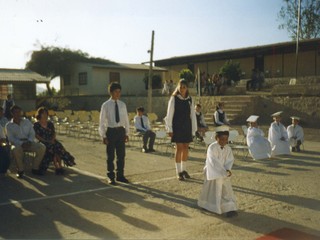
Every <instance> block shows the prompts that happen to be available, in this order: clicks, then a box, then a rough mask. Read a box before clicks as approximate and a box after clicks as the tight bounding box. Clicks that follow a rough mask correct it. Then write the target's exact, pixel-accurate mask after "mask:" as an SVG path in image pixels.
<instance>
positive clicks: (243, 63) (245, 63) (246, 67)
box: [233, 57, 254, 78]
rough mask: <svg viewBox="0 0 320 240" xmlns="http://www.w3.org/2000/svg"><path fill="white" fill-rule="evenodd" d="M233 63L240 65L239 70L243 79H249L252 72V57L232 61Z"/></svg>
mask: <svg viewBox="0 0 320 240" xmlns="http://www.w3.org/2000/svg"><path fill="white" fill-rule="evenodd" d="M233 62H235V63H237V62H238V63H240V69H241V71H242V73H243V74H244V76H243V78H250V77H251V72H252V69H253V68H254V58H253V57H248V58H239V59H234V60H233Z"/></svg>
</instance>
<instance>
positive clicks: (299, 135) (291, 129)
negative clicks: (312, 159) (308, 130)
mask: <svg viewBox="0 0 320 240" xmlns="http://www.w3.org/2000/svg"><path fill="white" fill-rule="evenodd" d="M291 119H292V124H291V125H290V126H288V127H287V131H288V137H289V142H290V146H291V151H292V152H295V151H297V152H300V145H301V144H302V143H303V139H304V133H303V129H302V127H301V126H300V125H299V121H300V118H299V117H291Z"/></svg>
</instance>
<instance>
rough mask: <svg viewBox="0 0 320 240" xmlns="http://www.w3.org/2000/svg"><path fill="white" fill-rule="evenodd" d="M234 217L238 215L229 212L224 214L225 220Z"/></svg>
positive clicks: (234, 212)
mask: <svg viewBox="0 0 320 240" xmlns="http://www.w3.org/2000/svg"><path fill="white" fill-rule="evenodd" d="M236 216H238V213H237V212H236V211H230V212H227V214H226V217H227V218H231V217H236Z"/></svg>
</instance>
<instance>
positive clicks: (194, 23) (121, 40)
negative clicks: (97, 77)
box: [0, 0, 290, 68]
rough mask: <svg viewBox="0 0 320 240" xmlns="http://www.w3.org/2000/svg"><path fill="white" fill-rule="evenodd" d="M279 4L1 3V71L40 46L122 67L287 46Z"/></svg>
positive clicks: (215, 0)
mask: <svg viewBox="0 0 320 240" xmlns="http://www.w3.org/2000/svg"><path fill="white" fill-rule="evenodd" d="M282 2H283V0H0V32H1V37H0V43H1V45H0V68H24V67H25V64H26V62H27V61H29V60H30V57H31V53H32V51H35V50H39V49H40V46H41V45H43V46H55V47H62V48H69V49H71V50H81V51H83V52H86V53H88V54H89V55H90V56H92V57H100V58H105V59H109V60H112V61H115V62H120V63H142V62H147V61H149V60H150V54H149V53H148V50H149V49H150V48H151V35H152V31H153V30H154V31H155V38H154V54H153V59H154V60H160V59H165V58H171V57H174V56H184V55H190V54H199V53H205V52H214V51H219V50H227V49H235V48H242V47H250V46H258V45H265V44H271V43H278V42H286V41H290V38H289V35H288V34H287V32H286V31H285V30H279V29H278V25H279V24H280V22H279V21H278V20H277V19H278V18H277V14H278V12H279V10H280V7H281V6H282Z"/></svg>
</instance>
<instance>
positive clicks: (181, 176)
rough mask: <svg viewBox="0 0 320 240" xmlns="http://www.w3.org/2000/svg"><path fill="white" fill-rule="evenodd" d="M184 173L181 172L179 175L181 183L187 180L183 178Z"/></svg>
mask: <svg viewBox="0 0 320 240" xmlns="http://www.w3.org/2000/svg"><path fill="white" fill-rule="evenodd" d="M183 175H184V174H183V172H180V173H179V174H178V180H179V181H184V180H185V179H184V177H183Z"/></svg>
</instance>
